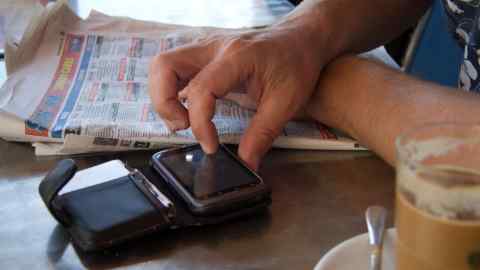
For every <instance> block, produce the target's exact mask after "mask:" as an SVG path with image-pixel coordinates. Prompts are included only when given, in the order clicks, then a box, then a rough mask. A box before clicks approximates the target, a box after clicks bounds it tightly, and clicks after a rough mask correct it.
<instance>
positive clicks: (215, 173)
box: [161, 147, 260, 199]
mask: <svg viewBox="0 0 480 270" xmlns="http://www.w3.org/2000/svg"><path fill="white" fill-rule="evenodd" d="M161 162H162V163H163V164H164V165H165V166H166V167H167V168H168V169H169V170H170V172H171V173H172V174H173V175H174V176H175V177H176V178H177V180H178V181H180V183H181V184H182V186H183V187H184V188H185V189H186V190H188V192H190V194H191V195H192V196H193V197H195V198H197V199H207V198H209V197H212V196H215V195H217V194H218V193H223V192H228V191H231V190H233V189H235V188H240V187H244V186H248V185H256V184H259V183H260V180H259V179H258V178H257V177H256V176H255V175H254V174H253V173H251V172H250V171H249V170H247V169H246V168H245V167H244V166H243V165H242V164H240V163H239V162H238V161H237V160H235V159H234V158H233V157H231V156H230V154H229V153H227V152H226V150H225V149H223V148H222V147H220V148H219V149H218V151H217V152H216V153H215V154H212V155H206V154H205V153H204V152H203V151H202V149H201V148H200V147H198V148H195V149H193V150H189V151H184V152H176V153H172V154H169V155H166V156H163V157H162V158H161Z"/></svg>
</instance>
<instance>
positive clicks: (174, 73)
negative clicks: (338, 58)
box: [149, 26, 328, 170]
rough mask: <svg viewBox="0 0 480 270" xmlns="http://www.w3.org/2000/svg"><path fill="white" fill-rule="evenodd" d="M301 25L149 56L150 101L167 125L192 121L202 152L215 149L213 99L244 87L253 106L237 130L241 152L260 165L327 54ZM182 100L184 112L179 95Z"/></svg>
mask: <svg viewBox="0 0 480 270" xmlns="http://www.w3.org/2000/svg"><path fill="white" fill-rule="evenodd" d="M320 45H321V44H314V43H312V42H311V40H310V39H309V37H308V34H307V33H306V31H302V29H298V28H295V27H287V28H285V27H281V26H276V27H272V28H269V29H264V30H256V31H231V32H223V33H220V34H217V35H216V36H212V37H209V38H207V39H204V40H202V41H200V42H196V43H195V44H192V45H187V46H183V47H180V48H178V49H176V50H173V51H169V52H165V53H162V54H160V55H158V56H156V57H155V58H154V60H153V61H152V64H151V66H150V72H149V89H150V95H151V98H152V102H153V105H154V107H155V109H156V110H157V112H158V113H159V114H160V116H161V117H162V118H163V119H164V120H165V122H166V124H167V125H168V127H169V128H170V129H171V130H180V129H186V128H188V127H189V126H190V127H191V128H192V132H193V134H194V135H195V137H196V139H197V140H198V141H199V143H200V144H201V146H202V148H203V150H204V151H205V152H206V153H213V152H215V151H216V150H217V147H218V136H217V131H216V129H215V126H214V124H213V123H212V121H211V119H212V117H213V115H214V112H215V100H216V99H217V98H222V97H224V96H226V95H227V94H228V93H229V91H231V90H234V89H245V90H246V92H247V95H248V97H249V99H250V100H251V101H252V102H253V103H254V105H256V107H257V111H256V113H255V116H254V117H253V118H252V120H251V122H250V125H249V127H248V128H247V130H246V131H245V134H244V135H243V136H242V139H241V142H240V145H239V150H238V151H239V156H240V157H241V158H242V159H243V160H244V161H245V162H246V163H247V164H248V165H249V166H251V167H252V168H253V169H255V170H256V169H257V168H258V165H259V163H260V160H261V158H262V157H263V155H264V154H265V153H266V152H267V151H268V149H269V148H270V147H271V145H272V143H273V141H274V140H275V138H277V136H279V134H280V133H281V131H282V128H283V127H284V125H285V124H286V122H287V121H289V120H290V119H291V118H292V117H293V116H294V115H295V114H296V113H298V112H299V111H300V110H302V109H303V107H304V105H305V104H306V103H307V101H308V99H309V97H310V95H311V94H312V92H313V90H314V88H315V85H316V82H317V79H318V76H319V73H320V71H321V69H322V67H323V65H324V64H325V62H326V61H327V60H328V58H327V57H325V56H324V55H323V54H325V50H324V49H325V47H322V46H320ZM181 99H185V100H186V101H187V103H188V110H187V109H186V108H185V107H184V106H183V105H182V104H181V102H180V101H179V100H181Z"/></svg>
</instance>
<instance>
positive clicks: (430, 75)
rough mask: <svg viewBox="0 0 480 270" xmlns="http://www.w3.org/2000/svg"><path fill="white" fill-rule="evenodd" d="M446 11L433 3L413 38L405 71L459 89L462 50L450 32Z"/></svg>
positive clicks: (440, 3)
mask: <svg viewBox="0 0 480 270" xmlns="http://www.w3.org/2000/svg"><path fill="white" fill-rule="evenodd" d="M443 8H444V7H443V3H442V1H440V0H435V1H433V5H432V7H431V9H430V11H429V13H427V14H426V15H425V16H424V18H423V19H422V21H421V22H420V23H419V25H418V26H417V28H416V30H415V32H414V34H413V37H412V41H411V43H410V45H409V49H408V50H407V54H406V57H405V61H404V67H403V69H404V71H405V72H406V73H408V74H411V75H414V76H416V77H419V78H422V79H424V80H428V81H433V82H436V83H439V84H442V85H446V86H452V87H457V83H458V73H459V70H460V64H461V62H462V60H463V49H462V48H460V46H459V45H458V43H457V41H456V40H455V38H454V37H453V35H452V33H451V32H449V31H448V26H447V17H446V14H445V12H444V10H443Z"/></svg>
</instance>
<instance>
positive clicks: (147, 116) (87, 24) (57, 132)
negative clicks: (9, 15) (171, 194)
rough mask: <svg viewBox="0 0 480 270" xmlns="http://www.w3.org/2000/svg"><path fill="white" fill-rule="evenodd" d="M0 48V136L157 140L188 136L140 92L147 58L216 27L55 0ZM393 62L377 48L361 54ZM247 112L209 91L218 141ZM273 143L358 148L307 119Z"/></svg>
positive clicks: (98, 147)
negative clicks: (1, 54) (1, 64)
mask: <svg viewBox="0 0 480 270" xmlns="http://www.w3.org/2000/svg"><path fill="white" fill-rule="evenodd" d="M41 8H42V10H41V12H35V14H37V15H38V16H35V17H34V19H33V20H32V21H31V22H30V24H29V25H28V26H26V29H25V31H24V33H23V35H22V36H21V38H20V39H19V40H18V41H17V42H14V43H11V42H10V43H8V42H7V44H6V47H5V52H6V64H7V71H8V79H7V81H6V82H5V83H4V84H3V86H2V88H1V89H0V137H2V138H4V139H5V140H10V141H24V142H30V143H32V145H33V146H34V147H35V153H36V154H37V155H61V154H77V153H87V152H105V151H123V150H134V149H135V150H138V149H153V148H161V147H165V146H167V145H172V144H185V143H191V142H194V141H195V138H194V136H193V135H192V132H191V130H184V131H179V132H175V133H172V132H170V131H169V130H168V128H167V127H166V125H165V124H164V122H163V121H162V119H161V118H160V117H159V116H158V115H157V114H156V113H155V111H154V109H153V108H152V105H151V103H150V99H149V96H148V91H147V73H148V67H149V61H150V60H151V59H152V57H153V56H155V55H156V54H158V53H159V52H162V51H165V50H170V49H172V48H175V47H178V46H182V45H185V44H188V43H191V42H195V41H196V40H198V39H200V38H202V37H206V36H207V35H208V34H209V33H212V32H214V31H216V30H218V29H215V28H206V27H188V26H179V25H170V24H162V23H156V22H148V21H140V20H134V19H130V18H126V17H111V16H107V15H104V14H101V13H99V12H95V11H93V12H92V13H91V14H90V16H89V17H88V18H86V19H81V18H79V17H77V16H76V15H75V13H74V12H72V11H71V10H70V9H69V7H68V5H66V4H65V3H63V2H59V3H57V4H54V5H53V6H50V7H49V8H44V7H41ZM366 56H367V57H375V58H378V59H380V60H382V61H384V62H386V63H387V64H390V65H395V64H394V62H393V60H392V59H390V58H389V57H388V55H387V54H386V52H385V50H384V49H383V48H380V49H377V50H375V51H373V52H370V53H368V54H367V55H366ZM253 114H254V111H252V110H249V109H247V108H244V107H241V106H239V105H238V104H237V103H235V102H232V101H229V100H218V101H217V107H216V112H215V116H214V118H213V122H214V123H215V126H216V127H217V130H218V134H219V136H220V140H221V141H222V142H225V143H238V142H239V138H240V136H241V134H242V133H243V131H244V130H245V128H246V127H247V126H248V123H249V120H250V119H251V117H252V115H253ZM274 146H276V147H282V148H296V149H329V150H354V149H357V150H358V149H364V148H362V147H361V146H360V145H358V143H356V142H355V141H354V140H352V139H351V138H348V137H346V136H343V135H341V134H340V133H338V132H335V131H332V130H331V129H328V128H326V127H325V126H323V125H321V124H318V123H315V122H289V123H288V124H287V125H286V126H285V128H284V130H283V133H282V135H281V136H280V137H279V138H278V139H277V140H276V141H275V143H274Z"/></svg>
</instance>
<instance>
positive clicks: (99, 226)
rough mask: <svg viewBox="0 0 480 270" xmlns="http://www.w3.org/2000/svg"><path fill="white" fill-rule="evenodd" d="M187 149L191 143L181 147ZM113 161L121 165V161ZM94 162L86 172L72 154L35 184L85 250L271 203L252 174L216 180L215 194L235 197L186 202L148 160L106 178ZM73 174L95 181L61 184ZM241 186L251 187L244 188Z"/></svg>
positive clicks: (227, 216) (224, 218) (228, 217)
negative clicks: (231, 180) (232, 180)
mask: <svg viewBox="0 0 480 270" xmlns="http://www.w3.org/2000/svg"><path fill="white" fill-rule="evenodd" d="M180 149H182V148H180ZM187 149H196V147H191V148H188V147H187V148H184V150H187ZM154 157H155V155H154ZM220 160H223V159H220ZM116 162H117V163H120V164H121V166H124V164H123V163H122V162H121V161H118V160H116ZM105 164H107V163H104V164H103V165H105ZM100 166H102V164H101V165H98V166H94V167H91V168H89V169H86V170H89V171H88V172H89V173H85V172H86V170H82V171H79V172H77V166H76V164H75V162H74V161H73V160H71V159H66V160H62V161H60V162H59V163H58V164H57V166H56V167H55V168H54V169H52V170H51V171H50V172H49V173H48V174H47V176H45V178H44V179H43V180H42V182H41V183H40V186H39V192H40V196H41V198H42V200H43V201H44V203H45V205H46V206H47V208H48V210H49V211H50V213H51V214H52V215H53V217H54V218H55V219H56V220H57V221H58V222H59V223H60V224H62V225H63V226H64V227H65V228H66V229H67V231H68V232H69V234H70V235H71V237H72V240H73V242H74V243H75V244H76V245H77V246H78V247H80V248H81V249H82V250H85V251H95V250H101V249H105V248H109V247H111V246H114V245H117V244H119V243H122V242H124V241H126V240H129V239H134V238H138V237H140V236H143V235H146V234H148V233H152V232H158V231H165V230H168V229H176V228H181V227H186V226H199V225H207V224H216V223H221V222H224V221H227V220H231V219H234V218H237V217H241V216H245V215H249V214H252V213H257V212H260V211H262V210H265V209H266V208H267V207H268V206H269V205H270V203H271V199H270V192H269V189H268V187H265V188H264V187H262V188H261V189H257V188H254V187H255V186H256V185H259V182H257V180H258V179H256V178H254V179H253V180H252V179H251V180H248V181H246V182H242V185H240V186H237V185H233V186H232V185H231V183H230V184H226V183H223V184H221V185H220V186H219V187H222V188H221V190H217V192H216V193H214V194H215V196H216V197H218V196H221V195H222V194H223V193H230V192H234V191H242V192H241V193H239V194H240V195H241V196H232V197H233V198H234V199H235V200H231V199H229V200H224V199H221V200H219V199H218V198H217V199H215V198H214V199H215V200H212V201H213V202H214V203H213V204H207V205H205V206H203V205H202V206H201V208H192V207H191V206H190V205H189V204H190V202H189V201H188V200H186V199H185V198H184V197H182V196H175V194H176V193H177V192H178V191H177V190H176V189H175V187H174V186H173V185H172V184H171V183H170V182H169V181H168V180H166V179H165V177H163V176H162V175H161V174H159V173H157V170H156V169H154V168H152V167H151V166H146V167H143V168H139V169H130V168H127V170H125V174H124V175H121V176H115V177H112V178H111V179H110V178H109V177H108V176H107V177H105V175H101V173H97V171H96V170H92V169H95V168H98V167H100ZM125 168H126V166H125ZM125 168H123V169H125ZM176 172H177V173H178V171H176ZM217 173H218V172H217ZM225 173H228V171H225ZM79 175H82V176H83V179H81V180H84V181H86V182H88V181H89V180H90V179H91V180H99V179H100V180H101V181H93V182H92V183H93V184H92V185H90V186H82V187H76V188H75V189H72V188H71V187H70V188H69V186H68V185H67V184H69V185H70V186H72V185H71V184H73V183H74V182H75V181H81V180H79V178H78V177H76V176H79ZM220 175H223V171H222V172H221V173H220ZM72 179H73V180H72ZM70 180H72V182H70V183H69V181H70ZM227 180H228V179H227ZM260 180H261V179H260ZM251 181H253V182H251ZM78 183H80V182H77V184H78ZM235 183H237V182H235ZM260 183H263V181H261V182H260ZM66 185H67V186H66ZM262 185H263V184H262ZM65 186H66V187H65ZM64 187H65V189H64ZM227 187H229V188H227ZM247 187H250V188H249V189H248V190H249V191H253V192H251V193H248V192H247V193H244V191H246V190H247V189H246V188H247ZM205 188H206V187H205ZM208 188H210V187H208ZM238 188H240V189H238ZM63 189H64V192H63V193H62V190H63ZM237 189H238V190H237ZM210 191H211V190H210V189H209V191H208V192H207V193H208V195H210V194H211V192H210ZM207 197H208V196H207ZM232 197H228V198H232ZM222 198H226V197H222ZM201 203H203V201H201ZM212 205H213V206H212ZM202 207H203V208H202ZM192 209H193V210H194V211H192ZM196 209H199V210H198V211H197V210H196ZM198 214H201V215H198Z"/></svg>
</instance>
